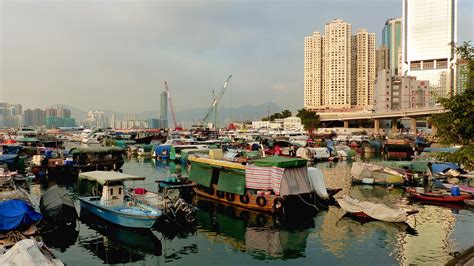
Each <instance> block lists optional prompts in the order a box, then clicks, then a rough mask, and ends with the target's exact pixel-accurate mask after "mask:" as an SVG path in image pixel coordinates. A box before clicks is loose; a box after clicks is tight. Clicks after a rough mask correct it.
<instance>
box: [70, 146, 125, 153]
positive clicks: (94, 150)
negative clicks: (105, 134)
mask: <svg viewBox="0 0 474 266" xmlns="http://www.w3.org/2000/svg"><path fill="white" fill-rule="evenodd" d="M109 152H125V150H124V149H122V148H119V147H75V148H72V149H71V150H70V151H69V153H70V154H76V153H109Z"/></svg>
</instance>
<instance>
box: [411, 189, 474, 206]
mask: <svg viewBox="0 0 474 266" xmlns="http://www.w3.org/2000/svg"><path fill="white" fill-rule="evenodd" d="M407 193H408V195H409V196H410V197H412V198H414V199H419V200H424V201H436V202H451V203H458V202H459V203H462V202H464V200H466V199H470V198H471V195H470V194H461V195H460V196H449V195H441V194H439V195H433V194H426V193H419V192H416V191H415V190H414V189H407Z"/></svg>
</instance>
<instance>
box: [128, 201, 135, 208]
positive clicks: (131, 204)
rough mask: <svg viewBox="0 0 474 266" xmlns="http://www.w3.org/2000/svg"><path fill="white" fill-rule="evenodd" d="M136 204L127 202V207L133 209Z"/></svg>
mask: <svg viewBox="0 0 474 266" xmlns="http://www.w3.org/2000/svg"><path fill="white" fill-rule="evenodd" d="M133 206H135V203H134V202H133V201H127V207H133Z"/></svg>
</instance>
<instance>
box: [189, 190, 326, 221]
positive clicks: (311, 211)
mask: <svg viewBox="0 0 474 266" xmlns="http://www.w3.org/2000/svg"><path fill="white" fill-rule="evenodd" d="M216 188H217V187H216V186H215V185H213V189H208V188H205V187H204V188H203V187H201V186H196V187H194V188H193V189H194V192H195V193H196V194H197V195H198V196H200V197H203V198H207V199H210V200H213V201H216V202H219V203H222V204H224V205H230V206H236V207H239V208H243V209H248V210H252V211H256V212H261V213H267V214H276V215H284V216H305V217H307V216H314V215H316V214H317V212H318V209H317V206H316V202H315V201H316V197H315V195H314V194H312V193H305V194H301V195H288V196H283V197H277V196H275V195H265V196H264V195H260V197H264V198H265V204H264V206H262V204H260V205H259V204H258V202H257V198H258V197H259V196H258V195H253V194H245V196H247V197H248V202H247V203H244V202H242V200H241V198H240V195H237V194H233V196H228V193H225V194H223V195H222V194H221V195H219V194H218V193H219V192H218V191H217V190H216ZM278 200H282V206H283V208H280V209H279V208H275V205H276V204H275V203H276V201H278ZM303 200H304V201H303ZM260 203H262V201H260ZM283 209H284V211H282V210H283Z"/></svg>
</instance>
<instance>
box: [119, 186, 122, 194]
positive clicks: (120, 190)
mask: <svg viewBox="0 0 474 266" xmlns="http://www.w3.org/2000/svg"><path fill="white" fill-rule="evenodd" d="M121 194H122V188H121V187H119V195H121Z"/></svg>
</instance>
